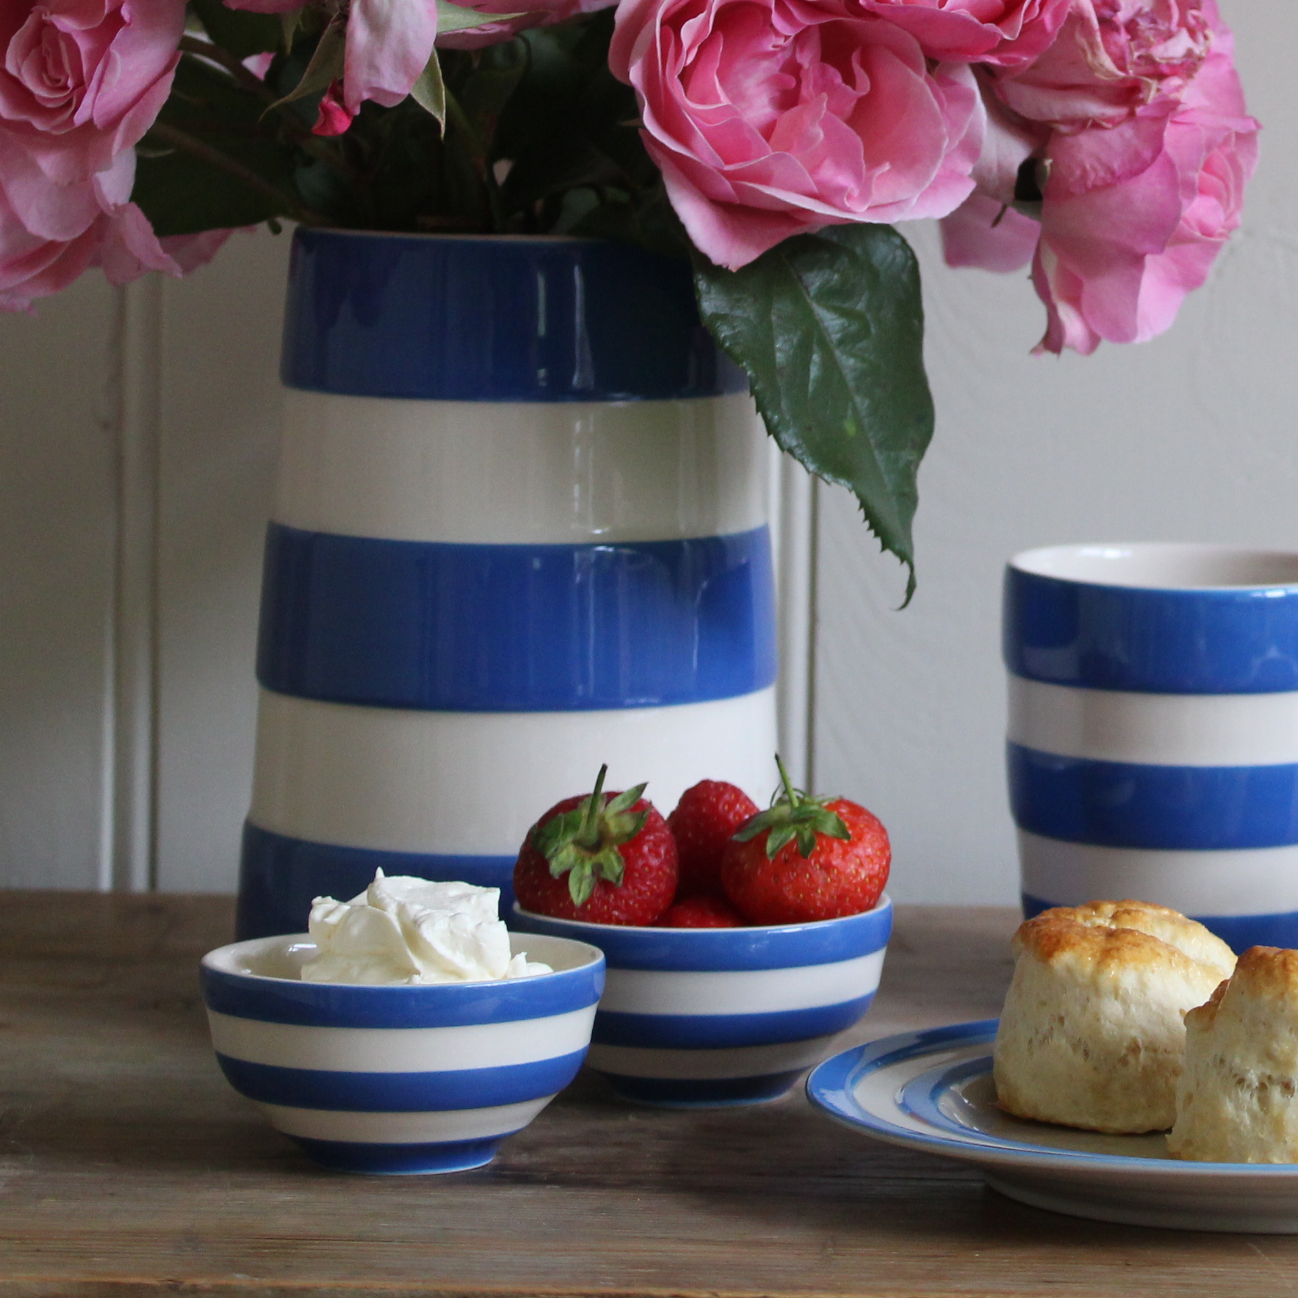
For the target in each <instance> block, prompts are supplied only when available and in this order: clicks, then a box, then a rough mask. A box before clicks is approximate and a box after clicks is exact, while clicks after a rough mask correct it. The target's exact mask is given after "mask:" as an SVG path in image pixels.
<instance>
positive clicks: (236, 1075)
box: [201, 874, 604, 1173]
mask: <svg viewBox="0 0 1298 1298" xmlns="http://www.w3.org/2000/svg"><path fill="white" fill-rule="evenodd" d="M499 902H500V896H499V890H498V889H496V888H478V887H474V886H473V885H471V884H465V883H431V882H429V881H427V880H424V879H412V878H384V877H383V876H382V874H380V875H379V876H378V877H377V878H376V879H375V881H374V882H373V883H372V884H371V885H370V886H369V888H367V889H366V891H365V892H364V893H361V894H360V895H359V896H357V897H354V898H352V899H351V900H350V901H346V902H339V901H334V900H333V899H332V898H328V897H322V898H319V899H317V901H316V903H315V904H314V906H313V907H312V911H311V920H310V931H309V932H308V933H299V934H292V935H288V936H282V937H266V938H255V939H253V940H251V941H246V942H235V943H233V944H232V945H230V946H223V947H219V948H218V949H217V950H215V951H211V952H209V953H208V954H207V955H206V956H204V958H203V962H202V968H201V982H202V989H203V1001H204V1003H205V1005H206V1006H207V1015H208V1023H209V1026H210V1028H211V1032H212V1044H213V1046H214V1047H215V1050H216V1057H217V1062H218V1063H219V1064H220V1066H221V1071H222V1072H223V1073H224V1074H225V1076H226V1079H227V1080H228V1081H229V1082H230V1084H231V1085H232V1086H233V1087H234V1088H235V1090H237V1091H238V1092H239V1093H240V1094H242V1095H244V1096H246V1097H247V1098H248V1099H250V1100H252V1101H254V1102H255V1103H256V1104H257V1105H258V1106H259V1107H260V1108H261V1110H262V1111H263V1112H264V1113H265V1115H266V1117H267V1118H268V1119H269V1120H270V1122H271V1125H272V1126H274V1127H276V1128H277V1129H278V1130H279V1131H281V1132H283V1133H284V1134H285V1135H286V1136H288V1137H289V1138H290V1139H292V1140H293V1141H295V1142H296V1143H297V1144H298V1145H299V1146H300V1147H301V1148H302V1150H303V1151H304V1152H305V1153H306V1154H307V1155H308V1156H310V1157H311V1158H312V1159H314V1160H315V1161H316V1162H317V1163H320V1164H322V1165H323V1166H325V1167H329V1168H332V1169H335V1170H339V1171H348V1172H376V1173H417V1172H454V1171H462V1170H464V1169H466V1168H470V1167H480V1166H482V1165H483V1164H484V1163H489V1162H490V1161H491V1159H492V1158H493V1157H495V1154H496V1150H497V1148H498V1147H499V1145H500V1142H501V1141H502V1140H504V1139H505V1138H506V1137H507V1136H510V1135H513V1134H514V1133H515V1132H518V1131H520V1130H522V1128H523V1127H525V1126H527V1124H528V1123H529V1122H531V1121H532V1119H533V1118H535V1117H536V1115H537V1114H538V1113H540V1111H541V1110H542V1109H543V1108H545V1106H546V1105H547V1104H548V1103H549V1102H550V1101H551V1100H552V1099H553V1098H554V1097H555V1095H557V1094H558V1092H559V1091H561V1090H562V1089H563V1088H564V1087H565V1086H567V1084H568V1083H569V1082H570V1081H572V1079H573V1078H574V1077H575V1076H576V1074H577V1070H578V1069H579V1068H580V1067H581V1063H582V1060H583V1059H584V1058H585V1055H586V1051H587V1048H588V1046H589V1044H590V1035H591V1027H592V1024H593V1022H594V1018H595V1006H596V1004H597V1003H598V1001H599V997H600V993H601V992H602V991H603V987H604V956H603V953H602V952H601V951H600V950H599V949H598V948H597V947H594V946H591V945H590V944H588V943H586V942H579V941H571V940H568V939H565V938H557V937H548V936H541V935H536V936H534V935H530V934H514V933H510V932H508V931H507V930H506V928H505V925H504V923H503V922H502V921H501V920H500V919H499V918H498V908H499Z"/></svg>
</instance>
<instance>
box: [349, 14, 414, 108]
mask: <svg viewBox="0 0 1298 1298" xmlns="http://www.w3.org/2000/svg"><path fill="white" fill-rule="evenodd" d="M436 37H437V0H352V3H351V8H350V9H349V10H348V12H347V50H346V54H345V56H344V58H345V63H344V68H343V104H344V106H345V107H346V109H347V111H348V112H349V113H351V114H352V116H353V117H354V116H355V115H356V114H357V113H358V112H360V108H361V103H362V102H363V101H364V100H366V99H372V100H373V101H374V102H375V103H376V104H382V105H383V107H384V108H395V107H396V105H397V104H399V103H400V102H401V101H402V100H403V99H404V98H405V97H406V96H407V95H408V94H409V93H410V88H411V87H412V86H413V85H414V84H415V82H416V81H418V80H419V74H420V73H421V72H422V71H423V70H424V65H425V64H426V63H427V62H428V60H429V59H430V58H432V55H433V41H434V40H435V39H436Z"/></svg>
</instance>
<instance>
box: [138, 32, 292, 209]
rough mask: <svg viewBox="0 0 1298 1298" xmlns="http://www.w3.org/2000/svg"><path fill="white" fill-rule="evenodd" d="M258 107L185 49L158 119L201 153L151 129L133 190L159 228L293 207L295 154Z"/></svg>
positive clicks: (223, 75) (224, 75)
mask: <svg viewBox="0 0 1298 1298" xmlns="http://www.w3.org/2000/svg"><path fill="white" fill-rule="evenodd" d="M261 111H262V104H261V102H260V101H259V100H258V99H257V98H256V97H255V96H253V95H250V94H248V93H246V92H245V91H243V90H242V89H240V87H239V86H238V85H236V84H235V82H234V81H233V80H232V79H231V78H230V76H229V75H228V74H227V73H225V72H224V71H222V70H221V69H220V68H216V67H213V66H212V65H211V64H210V63H208V62H206V61H205V60H203V59H198V58H193V57H191V56H189V55H186V56H185V57H183V58H182V59H181V61H180V65H179V66H178V67H177V69H176V76H175V80H174V82H173V84H172V91H171V95H170V97H169V98H168V99H167V102H166V104H165V105H164V106H163V109H162V112H161V114H160V115H159V118H158V121H159V125H160V127H162V128H166V127H174V128H176V129H177V130H178V131H181V132H183V133H184V135H185V136H186V137H187V138H188V139H190V140H192V141H193V142H194V143H195V144H196V146H197V147H198V148H199V149H200V150H201V151H202V155H201V156H200V154H198V153H195V152H193V151H190V150H188V149H184V148H180V147H177V146H176V144H175V143H174V141H173V140H169V139H166V140H164V139H162V138H161V133H160V132H159V131H158V130H156V129H155V131H154V132H153V133H152V134H150V135H147V136H146V137H145V139H144V141H143V144H142V145H141V148H140V157H139V162H138V164H137V167H136V173H135V188H134V189H133V190H132V193H131V197H132V198H133V199H134V200H135V201H136V202H137V203H139V205H140V207H141V208H142V209H143V210H144V213H145V215H146V216H147V217H148V218H149V220H150V221H151V222H152V223H153V228H154V229H155V230H156V231H157V232H158V234H159V235H168V234H193V233H197V232H198V231H200V230H213V229H220V228H226V227H230V226H239V225H255V224H256V223H257V222H259V221H264V220H267V219H269V218H271V217H277V216H288V215H291V214H292V211H293V207H294V203H295V195H294V192H293V172H294V167H295V166H296V163H297V157H298V155H297V153H296V151H295V150H294V149H293V148H291V147H290V146H289V145H287V144H285V143H282V142H281V141H280V140H279V139H278V138H277V137H276V135H275V134H274V132H273V131H272V130H270V129H267V128H265V127H263V126H262V124H261V122H260V118H261ZM223 163H225V164H228V165H222V164H223ZM235 172H242V173H243V175H244V176H248V177H251V178H253V179H255V180H256V181H259V182H260V184H250V183H248V182H247V180H245V179H242V178H241V177H240V175H238V174H235ZM267 187H269V190H270V191H273V192H268V190H267Z"/></svg>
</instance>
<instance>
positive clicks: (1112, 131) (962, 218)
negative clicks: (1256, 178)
mask: <svg viewBox="0 0 1298 1298" xmlns="http://www.w3.org/2000/svg"><path fill="white" fill-rule="evenodd" d="M1212 16H1213V19H1214V36H1213V43H1212V50H1211V53H1210V54H1209V56H1208V58H1207V61H1206V63H1204V65H1203V67H1202V68H1201V69H1200V71H1199V73H1198V75H1197V76H1195V77H1194V78H1193V80H1192V81H1190V82H1189V84H1188V85H1186V86H1185V87H1184V88H1183V94H1182V96H1181V98H1180V99H1179V100H1177V99H1170V98H1168V99H1161V100H1159V101H1158V102H1156V103H1154V104H1151V105H1148V106H1147V107H1145V108H1142V109H1140V110H1138V111H1137V112H1136V113H1135V114H1134V115H1132V116H1130V117H1128V118H1127V119H1126V120H1125V121H1123V122H1122V123H1121V124H1120V125H1118V126H1114V127H1098V126H1097V127H1091V128H1090V129H1088V130H1084V131H1081V132H1076V133H1067V132H1057V133H1055V134H1054V135H1053V137H1052V138H1051V141H1050V144H1049V146H1048V148H1047V150H1046V158H1047V161H1048V163H1049V176H1048V179H1047V181H1046V184H1045V189H1044V201H1043V202H1042V204H1041V222H1040V224H1039V225H1038V224H1037V223H1036V222H1035V221H1031V220H1030V219H1029V218H1027V217H1025V216H1023V215H1021V214H1020V213H1018V212H1016V211H1014V210H1013V209H1009V210H1008V211H1007V210H1005V208H1004V206H1003V203H1002V202H1001V201H1000V200H998V199H995V198H993V197H991V196H989V195H986V194H982V193H980V194H976V195H975V196H974V197H973V198H971V199H970V200H969V201H968V202H967V203H965V204H964V205H963V206H962V207H961V208H960V210H959V211H957V212H956V213H954V214H952V215H951V216H950V217H948V218H947V219H946V220H945V221H943V223H942V227H943V240H944V245H945V251H946V256H947V260H948V261H949V262H950V263H951V264H952V265H966V266H982V267H985V268H986V269H989V270H1013V269H1017V268H1019V267H1022V266H1025V265H1026V264H1027V263H1028V262H1029V261H1032V262H1033V268H1032V277H1033V283H1034V284H1035V286H1036V289H1037V292H1038V294H1039V295H1040V297H1041V299H1042V301H1043V302H1045V304H1046V311H1047V317H1048V324H1047V329H1046V335H1045V338H1044V339H1043V340H1042V342H1041V344H1040V348H1039V350H1044V351H1051V352H1060V351H1062V350H1063V349H1064V348H1065V347H1070V348H1072V349H1073V350H1075V351H1078V352H1081V353H1082V354H1083V355H1089V354H1090V353H1091V352H1093V351H1094V350H1095V349H1096V347H1098V346H1099V344H1100V342H1101V340H1105V339H1107V340H1108V341H1110V342H1144V341H1146V340H1147V339H1149V338H1153V337H1154V336H1155V335H1157V334H1160V333H1162V332H1163V331H1164V330H1166V329H1167V328H1169V327H1170V326H1171V324H1172V322H1173V320H1174V319H1175V317H1176V313H1177V311H1178V310H1179V309H1180V306H1181V303H1182V301H1184V299H1185V296H1186V294H1187V293H1189V292H1191V291H1192V290H1193V289H1196V288H1198V287H1199V286H1200V285H1201V284H1202V283H1203V282H1204V280H1205V279H1206V278H1207V275H1208V271H1209V269H1210V268H1211V266H1212V263H1213V261H1214V259H1215V258H1216V256H1217V254H1218V253H1219V252H1220V251H1221V248H1222V246H1223V244H1224V243H1225V241H1226V240H1227V238H1228V237H1229V236H1230V234H1231V232H1232V231H1234V230H1235V229H1236V228H1237V227H1238V226H1239V223H1240V212H1241V209H1242V206H1243V199H1244V189H1245V186H1246V185H1247V183H1248V180H1249V177H1250V176H1251V175H1252V173H1253V169H1254V166H1255V165H1256V163H1257V132H1258V124H1257V123H1256V122H1255V121H1254V120H1253V118H1251V117H1249V116H1248V114H1247V112H1246V110H1245V106H1244V96H1243V91H1242V89H1241V87H1240V83H1239V77H1238V75H1237V74H1236V72H1235V67H1234V63H1233V61H1232V58H1231V48H1232V42H1231V37H1230V33H1229V31H1228V30H1227V29H1226V28H1225V26H1224V25H1222V24H1221V23H1220V20H1219V19H1218V18H1217V16H1216V13H1215V10H1214V11H1213V14H1212ZM1034 252H1035V258H1034V256H1033V254H1034Z"/></svg>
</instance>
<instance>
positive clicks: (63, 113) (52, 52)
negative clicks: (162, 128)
mask: <svg viewBox="0 0 1298 1298" xmlns="http://www.w3.org/2000/svg"><path fill="white" fill-rule="evenodd" d="M184 23H185V5H184V0H46V2H45V3H42V4H36V3H33V0H0V47H2V48H3V50H4V61H3V66H2V67H0V127H3V128H4V129H5V130H7V131H8V132H9V134H10V135H11V136H13V137H14V138H15V139H18V140H21V143H22V148H23V149H24V150H25V152H26V153H27V154H28V156H30V157H31V158H32V159H33V160H34V161H35V163H36V164H37V166H38V167H39V169H40V170H41V172H43V173H44V174H45V175H46V176H48V177H50V178H51V179H52V180H56V181H59V182H61V183H63V184H69V183H72V182H76V181H84V180H88V179H89V178H90V177H91V176H92V175H94V174H95V173H96V172H99V171H106V170H107V169H108V168H109V167H111V166H112V165H113V159H114V158H115V157H116V156H117V155H118V154H120V153H122V152H123V151H125V150H128V149H131V148H133V147H134V145H135V144H136V143H137V142H138V141H139V140H140V138H141V137H142V136H143V135H144V133H145V131H147V130H148V129H149V127H150V126H152V125H153V121H154V118H156V117H157V115H158V111H159V110H160V109H161V107H162V105H163V102H164V101H165V100H166V98H167V94H168V92H169V91H170V89H171V79H172V75H173V73H174V72H175V68H176V64H177V62H178V61H179V58H180V56H179V55H178V54H177V53H176V45H177V43H178V42H179V40H180V37H181V33H182V31H183V30H184ZM9 183H10V177H9V175H8V174H6V173H5V172H3V171H0V184H3V185H6V186H7V185H8V184H9Z"/></svg>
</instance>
